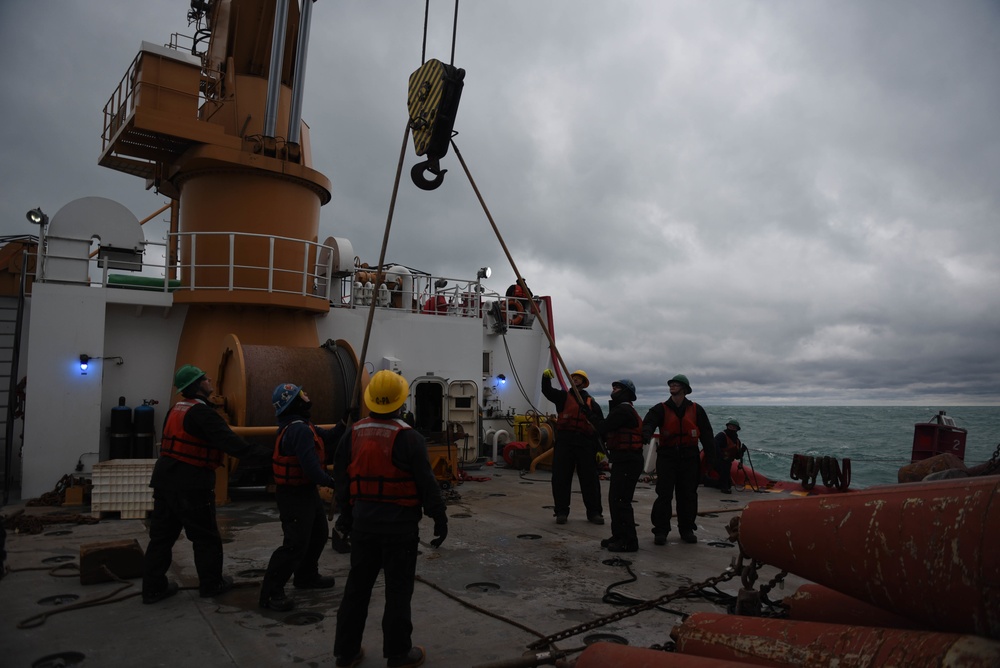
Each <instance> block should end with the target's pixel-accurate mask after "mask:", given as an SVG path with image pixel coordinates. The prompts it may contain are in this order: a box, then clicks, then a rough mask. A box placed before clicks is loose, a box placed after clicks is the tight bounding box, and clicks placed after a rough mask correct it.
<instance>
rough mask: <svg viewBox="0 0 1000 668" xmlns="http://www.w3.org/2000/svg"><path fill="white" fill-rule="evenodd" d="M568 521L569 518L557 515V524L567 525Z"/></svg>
mask: <svg viewBox="0 0 1000 668" xmlns="http://www.w3.org/2000/svg"><path fill="white" fill-rule="evenodd" d="M568 520H569V517H567V516H566V515H556V524H566V522H567V521H568Z"/></svg>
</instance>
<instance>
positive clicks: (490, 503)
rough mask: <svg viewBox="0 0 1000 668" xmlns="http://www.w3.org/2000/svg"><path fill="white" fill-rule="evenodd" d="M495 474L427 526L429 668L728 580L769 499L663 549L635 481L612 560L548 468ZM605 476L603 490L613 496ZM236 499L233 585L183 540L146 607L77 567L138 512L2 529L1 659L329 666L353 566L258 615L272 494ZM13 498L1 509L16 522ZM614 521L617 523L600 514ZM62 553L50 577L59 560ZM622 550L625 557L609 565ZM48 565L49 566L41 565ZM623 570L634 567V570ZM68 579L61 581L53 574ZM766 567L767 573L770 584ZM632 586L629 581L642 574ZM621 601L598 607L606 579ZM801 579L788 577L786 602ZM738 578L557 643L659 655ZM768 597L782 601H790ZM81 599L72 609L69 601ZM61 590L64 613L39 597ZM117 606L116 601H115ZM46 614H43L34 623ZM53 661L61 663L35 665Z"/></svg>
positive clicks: (419, 639)
mask: <svg viewBox="0 0 1000 668" xmlns="http://www.w3.org/2000/svg"><path fill="white" fill-rule="evenodd" d="M471 473H472V474H473V475H476V476H482V477H484V478H488V479H487V480H480V481H466V482H464V483H462V484H461V485H458V486H457V487H456V488H455V491H456V492H457V493H458V495H459V496H460V498H458V499H454V500H452V501H450V502H449V504H448V514H449V517H450V522H449V535H448V539H447V540H446V542H445V543H444V545H443V546H442V547H441V548H439V549H434V548H432V547H430V546H429V545H428V543H427V542H424V541H427V540H429V539H430V537H431V536H430V529H431V523H430V522H429V521H428V520H426V519H425V520H424V522H422V523H421V530H422V535H421V537H422V539H423V541H422V542H421V547H420V555H419V557H418V563H417V575H418V582H417V584H416V588H415V592H414V595H413V620H414V631H413V642H414V644H417V645H421V646H423V647H424V648H425V649H426V651H427V657H428V658H427V663H426V665H427V666H463V667H468V666H477V665H483V664H488V663H498V662H505V661H511V660H515V659H518V658H519V657H521V656H522V655H523V654H524V653H525V652H526V650H527V646H528V645H529V644H531V643H532V642H534V641H536V640H537V639H538V638H539V637H542V636H546V635H552V634H555V633H558V632H560V631H564V630H567V629H570V628H573V627H576V626H577V625H580V624H582V623H585V622H590V621H592V620H597V619H599V618H602V617H604V616H606V615H610V614H613V613H616V612H619V611H622V610H624V609H626V608H627V607H628V606H629V605H634V604H635V603H634V602H632V603H630V602H629V601H639V600H651V599H657V598H659V597H662V596H664V595H666V594H669V593H671V592H673V591H676V590H679V589H681V588H686V587H689V586H690V585H692V584H694V583H700V582H703V581H705V580H707V579H710V578H715V577H717V576H719V575H721V574H722V573H723V572H724V571H725V570H726V568H727V567H729V566H730V563H731V561H732V560H733V559H734V558H735V557H736V556H737V548H736V547H735V546H734V545H733V544H732V543H730V542H729V539H728V534H727V530H726V526H727V524H728V523H729V521H730V519H731V518H732V517H734V516H735V515H737V514H739V512H740V510H741V509H742V508H743V507H744V506H745V504H746V503H747V502H749V501H751V500H754V499H760V498H762V497H764V496H767V495H763V494H755V493H753V492H751V491H749V490H746V491H740V490H738V489H734V492H733V494H731V495H724V494H721V493H720V492H719V491H718V490H715V489H711V488H700V490H699V507H700V510H701V512H700V517H699V531H698V537H699V542H698V543H697V544H694V545H689V544H685V543H681V542H680V540H679V537H678V533H677V531H676V527H675V531H673V532H672V533H671V534H670V535H669V540H668V544H667V545H666V546H655V545H654V544H653V537H652V534H651V533H649V519H648V518H649V509H650V507H651V505H652V502H653V499H654V498H655V492H654V490H653V487H652V485H651V484H650V483H649V482H640V483H639V485H638V487H637V489H636V495H635V509H636V521H637V523H638V524H639V551H638V552H636V553H628V554H620V555H615V554H611V553H609V552H607V551H606V550H602V549H601V548H600V545H599V541H600V539H602V538H605V537H607V536H609V535H610V521H609V522H608V524H605V525H604V526H598V525H594V524H591V523H589V522H588V521H587V520H586V517H585V515H584V511H583V502H582V499H581V498H580V496H579V493H578V492H576V491H575V492H574V498H573V510H572V513H571V515H570V518H569V522H568V523H567V524H565V525H557V524H556V523H555V521H554V518H553V516H552V510H551V504H552V498H551V487H550V484H549V473H548V472H546V471H538V472H534V473H530V474H520V473H518V472H517V471H514V470H511V469H504V468H496V469H492V468H487V469H484V470H483V471H474V472H471ZM607 485H608V482H607V481H606V480H605V481H602V487H603V491H604V492H605V494H606V491H607ZM233 497H234V498H233V502H232V503H230V504H227V505H225V506H220V507H219V509H218V517H219V523H220V527H221V529H222V532H223V538H224V541H225V545H224V548H225V558H226V562H225V564H226V566H225V568H226V572H227V573H228V574H230V575H232V576H233V577H234V578H235V580H236V582H237V587H236V588H234V589H233V590H232V591H231V592H228V593H227V594H225V595H223V596H221V597H218V598H217V599H202V598H199V597H198V595H197V576H196V574H195V570H194V564H193V559H192V554H191V549H190V545H189V544H187V541H186V539H184V538H183V537H182V538H181V539H180V540H179V541H178V544H177V545H176V546H175V548H174V564H173V566H172V573H171V577H172V578H173V579H175V580H177V581H178V582H179V583H180V585H181V587H184V588H185V589H182V591H181V592H180V593H179V594H178V595H177V596H175V597H173V598H170V599H167V600H165V601H162V602H160V603H158V604H155V605H143V604H142V603H141V602H140V598H139V597H138V591H139V587H140V582H139V580H138V579H135V580H131V581H130V583H131V586H126V585H123V584H121V583H115V582H108V583H102V584H93V585H87V586H84V585H81V584H80V579H79V577H78V576H77V572H76V571H75V570H73V568H72V566H71V565H70V566H69V567H67V566H66V564H72V563H73V561H72V560H71V558H74V559H75V560H76V561H77V562H78V560H79V554H80V547H81V545H87V544H91V543H101V542H107V541H117V540H123V539H126V540H127V539H132V538H134V539H136V540H137V541H138V542H139V545H140V546H142V547H145V544H146V542H147V531H146V526H145V521H144V520H140V519H124V520H123V519H117V518H102V520H101V521H100V522H99V523H96V524H53V525H47V526H46V527H45V529H44V531H43V532H42V533H39V534H34V535H29V534H12V533H8V538H7V550H8V564H9V566H10V568H11V569H12V570H11V572H10V573H9V574H8V575H7V577H5V578H4V579H3V580H0V596H2V598H3V601H4V604H3V605H2V606H0V628H2V629H3V631H2V633H0V653H2V654H0V655H2V656H3V657H4V658H3V660H2V661H0V663H3V664H4V665H10V666H35V665H74V663H76V664H79V663H84V665H94V666H126V665H128V666H133V665H145V666H178V665H189V664H193V663H195V662H196V663H197V664H198V665H207V666H259V665H276V664H282V663H296V664H303V665H306V666H321V665H322V666H329V665H332V664H333V638H334V629H335V624H336V613H337V607H338V605H339V603H340V599H341V595H342V593H343V584H344V582H345V581H346V578H347V573H348V570H349V555H347V554H340V553H337V552H335V551H334V550H332V549H328V550H327V551H326V552H324V554H323V557H322V558H321V560H320V571H321V572H322V573H324V574H331V575H334V576H335V577H336V578H337V586H336V587H335V588H333V589H330V590H310V591H297V590H294V589H292V588H291V587H290V586H289V588H288V590H287V591H288V592H289V594H290V595H291V596H293V597H294V599H295V600H296V604H297V605H296V608H295V609H294V610H292V611H291V612H283V613H279V612H273V611H268V610H261V609H260V608H258V607H257V585H258V583H259V579H260V576H261V575H262V573H263V569H264V568H265V567H266V565H267V560H268V558H269V556H270V554H271V552H272V550H273V549H274V548H275V547H276V546H277V545H279V544H280V542H281V527H280V523H279V522H278V515H277V509H276V507H275V504H274V501H273V498H272V497H271V496H270V495H268V494H267V493H266V492H264V491H261V490H258V491H237V490H234V491H233ZM19 507H21V506H18V505H11V506H8V507H7V508H5V509H4V510H5V514H6V515H8V516H9V515H10V514H11V513H12V512H14V511H16V510H18V509H19ZM87 510H88V509H87V508H86V507H83V508H76V509H69V508H52V507H29V508H26V509H25V513H26V514H27V515H41V516H44V515H51V514H53V513H56V512H58V513H65V512H67V511H70V512H81V513H84V514H88V513H87ZM605 518H606V519H607V520H610V516H609V514H608V511H607V508H605ZM54 557H57V558H62V559H64V560H65V563H64V564H63V568H61V569H59V570H57V571H55V572H50V571H51V568H52V562H53V561H56V560H54V559H52V558H54ZM615 557H620V558H622V559H618V560H615ZM46 559H48V560H49V561H48V562H46V561H45V560H46ZM626 562H627V564H626ZM59 575H62V577H58V576H59ZM773 575H774V573H773V572H771V571H769V570H767V569H765V570H764V571H762V573H761V576H762V577H763V578H769V577H772V576H773ZM633 576H634V581H630V580H632V579H633ZM623 581H628V582H625V583H623V584H619V585H618V586H616V587H614V588H613V590H612V591H613V592H614V593H615V594H617V595H619V596H620V597H623V598H624V599H625V600H624V601H622V602H621V603H624V604H619V605H615V604H613V603H610V602H605V595H606V593H607V592H608V591H609V588H610V587H611V585H613V584H615V583H622V582H623ZM800 583H801V580H797V579H795V578H794V577H789V578H787V580H786V584H787V585H789V586H790V587H791V588H789V589H788V590H787V591H786V592H785V594H791V592H792V591H793V588H794V587H796V586H797V585H798V584H800ZM739 586H740V585H739V579H738V578H734V579H731V580H728V581H726V582H723V583H721V584H719V585H718V586H717V588H715V589H711V590H710V591H709V594H710V597H708V598H705V597H699V598H684V599H680V600H676V601H671V602H670V603H669V604H668V605H665V606H662V607H663V608H665V609H652V610H647V611H644V612H641V613H638V614H636V615H633V616H629V617H626V618H624V619H620V620H618V621H616V622H613V623H610V624H606V625H602V626H600V627H595V628H593V629H590V630H588V631H587V632H585V633H581V634H579V635H576V636H573V637H568V638H566V639H564V640H562V641H561V642H559V643H557V647H558V648H560V649H563V650H568V649H574V648H580V647H583V646H584V645H585V644H587V643H589V642H592V641H594V640H612V641H619V642H625V643H627V644H629V645H632V646H636V647H651V646H662V645H664V644H665V643H667V642H668V641H669V640H670V636H669V634H670V630H671V628H672V627H673V626H674V625H675V624H679V623H680V622H681V620H682V619H681V614H682V613H691V612H695V611H714V612H725V611H726V605H725V600H724V597H722V596H720V594H722V595H730V596H733V597H734V596H735V595H736V593H737V592H738V589H739ZM122 587H126V588H125V589H124V590H122V591H121V592H120V593H118V594H117V595H116V596H114V597H113V599H117V600H116V601H115V602H110V603H105V604H101V605H96V606H93V607H87V608H85V609H72V608H71V606H73V605H77V604H79V603H81V602H85V601H90V600H95V599H99V598H102V597H108V596H109V595H110V594H111V593H112V592H115V591H116V590H119V589H121V588H122ZM776 593H777V594H778V595H777V596H775V597H772V598H775V599H777V598H780V597H781V594H780V593H779V592H776ZM73 596H77V597H79V598H78V599H76V600H73V599H72V597H73ZM49 597H57V599H56V600H59V601H62V604H61V605H55V606H53V605H42V604H40V603H39V601H41V600H43V599H46V598H49ZM122 599H123V600H122ZM383 603H384V597H383V594H382V581H381V577H380V579H379V582H378V584H377V585H376V588H375V591H374V593H373V596H372V603H371V607H370V611H369V618H368V626H367V629H366V631H365V638H364V642H363V646H364V647H365V650H366V658H365V660H364V662H363V663H362V666H380V665H385V661H384V659H383V658H382V656H381V654H382V652H381V643H382V634H381V629H380V618H381V610H382V606H383ZM46 612H48V613H53V614H50V615H49V616H48V617H47V618H46V619H44V621H43V623H41V624H39V625H37V626H34V627H33V628H18V626H19V624H23V622H24V621H25V620H27V619H29V618H32V617H35V616H37V615H40V614H43V613H46ZM36 621H37V619H36ZM53 655H59V656H60V657H61V660H62V661H63V663H58V662H50V663H38V662H39V660H41V659H43V658H45V657H51V656H53Z"/></svg>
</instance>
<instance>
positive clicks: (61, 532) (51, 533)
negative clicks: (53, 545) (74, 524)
mask: <svg viewBox="0 0 1000 668" xmlns="http://www.w3.org/2000/svg"><path fill="white" fill-rule="evenodd" d="M71 533H73V532H72V531H70V530H69V529H60V530H59V531H49V532H48V533H46V534H44V535H46V536H68V535H70V534H71Z"/></svg>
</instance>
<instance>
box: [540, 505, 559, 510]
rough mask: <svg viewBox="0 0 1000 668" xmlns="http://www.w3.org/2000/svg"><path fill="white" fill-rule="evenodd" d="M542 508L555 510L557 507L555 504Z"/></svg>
mask: <svg viewBox="0 0 1000 668" xmlns="http://www.w3.org/2000/svg"><path fill="white" fill-rule="evenodd" d="M542 509H543V510H555V509H556V507H555V506H542Z"/></svg>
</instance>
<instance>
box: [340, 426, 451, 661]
mask: <svg viewBox="0 0 1000 668" xmlns="http://www.w3.org/2000/svg"><path fill="white" fill-rule="evenodd" d="M366 423H367V425H368V426H367V427H365V425H366ZM372 423H383V424H388V425H390V426H391V425H396V426H398V427H403V428H399V429H394V433H393V432H390V431H388V430H384V429H383V430H381V431H382V434H381V435H379V436H378V437H379V438H382V439H384V446H385V447H391V457H392V466H393V467H395V468H396V469H398V470H399V472H401V473H402V474H403V476H404V479H405V480H412V481H413V483H415V485H416V491H417V497H418V499H419V501H418V503H416V504H415V505H400V504H397V503H392V502H389V501H388V500H386V501H382V502H376V501H366V500H363V499H359V500H355V499H354V497H353V493H352V490H351V484H350V477H349V473H348V466H349V465H350V464H351V461H352V457H353V453H352V450H353V447H354V440H355V438H357V439H358V440H360V439H361V438H362V437H361V436H356V434H358V433H359V430H360V429H364V428H371V427H372ZM405 427H408V425H407V424H406V423H405V422H403V421H402V420H395V419H390V418H388V417H386V416H376V414H372V417H371V419H364V420H360V421H359V422H358V423H356V424H355V425H354V426H353V428H352V429H351V430H350V431H348V432H347V433H346V434H345V435H344V437H343V438H342V439H341V441H340V444H339V445H338V446H337V452H336V454H335V455H334V476H333V477H334V480H335V481H336V487H335V490H336V494H337V505H338V506H340V509H341V514H340V518H339V519H338V520H337V528H338V529H341V530H342V531H343V532H344V533H350V536H351V571H350V573H349V574H348V576H347V584H346V585H345V586H344V597H343V599H342V600H341V603H340V608H339V609H338V611H337V635H336V639H335V640H334V646H333V653H334V656H337V657H353V656H356V655H357V654H358V651H359V650H360V649H361V639H362V636H363V635H364V631H365V624H366V622H367V620H368V604H369V603H370V602H371V595H372V587H374V586H375V581H376V579H377V578H378V574H379V571H382V572H383V574H384V577H385V608H384V610H383V613H382V654H383V656H385V657H398V656H402V655H405V654H406V653H407V652H409V651H410V648H411V647H412V646H413V644H412V642H411V634H412V633H413V622H412V619H411V615H410V601H411V599H412V597H413V583H414V578H415V577H416V572H417V541H418V538H419V533H418V525H419V523H420V518H421V516H422V514H423V515H427V516H428V517H430V518H433V519H434V520H435V521H436V522H438V521H444V522H447V515H446V511H445V505H444V499H443V498H442V497H441V489H440V487H439V486H438V482H437V479H436V478H435V477H434V472H433V471H432V470H431V465H430V462H429V461H428V459H427V444H426V442H425V441H424V437H423V436H421V435H420V434H419V433H418V432H417V431H416V430H415V429H409V428H405ZM375 428H378V425H377V424H376V425H375ZM421 508H422V509H423V511H422V513H421Z"/></svg>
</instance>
